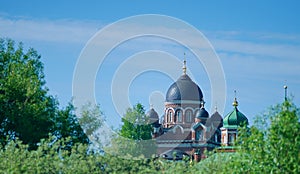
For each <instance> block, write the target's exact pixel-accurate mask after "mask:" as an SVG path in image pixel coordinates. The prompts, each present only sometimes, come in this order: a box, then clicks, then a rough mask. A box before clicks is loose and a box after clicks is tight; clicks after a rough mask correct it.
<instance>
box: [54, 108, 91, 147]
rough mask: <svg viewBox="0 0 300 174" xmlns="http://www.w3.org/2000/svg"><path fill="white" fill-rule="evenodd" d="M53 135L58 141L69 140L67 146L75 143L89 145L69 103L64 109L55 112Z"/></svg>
mask: <svg viewBox="0 0 300 174" xmlns="http://www.w3.org/2000/svg"><path fill="white" fill-rule="evenodd" d="M53 135H54V136H56V137H57V138H58V139H65V138H69V142H68V145H69V146H72V145H74V144H75V143H82V144H88V143H89V139H88V137H87V135H86V134H85V133H84V131H83V129H82V127H81V125H80V124H79V119H78V118H77V116H76V114H75V107H74V105H73V104H72V103H69V104H68V105H67V107H66V108H63V109H61V110H58V111H57V116H56V119H55V128H54V132H53Z"/></svg>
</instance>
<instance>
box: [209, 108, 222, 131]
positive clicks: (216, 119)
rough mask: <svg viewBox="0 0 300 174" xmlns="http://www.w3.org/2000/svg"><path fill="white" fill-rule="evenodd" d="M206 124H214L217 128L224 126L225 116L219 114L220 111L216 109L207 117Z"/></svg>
mask: <svg viewBox="0 0 300 174" xmlns="http://www.w3.org/2000/svg"><path fill="white" fill-rule="evenodd" d="M206 124H208V125H210V126H211V125H213V126H214V127H215V128H218V127H222V126H223V118H222V116H221V115H220V114H219V112H218V111H216V112H215V113H213V114H212V115H211V116H210V117H209V118H208V119H207V122H206Z"/></svg>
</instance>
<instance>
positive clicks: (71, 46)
mask: <svg viewBox="0 0 300 174" xmlns="http://www.w3.org/2000/svg"><path fill="white" fill-rule="evenodd" d="M299 5H300V4H299V2H298V1H286V2H283V1H230V2H229V1H222V0H221V1H210V2H204V1H196V0H195V1H186V2H184V1H170V0H165V1H157V0H152V1H121V0H120V1H76V2H73V1H63V2H61V1H14V0H11V1H4V0H2V1H1V6H0V37H9V38H12V39H14V40H16V41H22V42H23V43H24V45H25V46H26V47H34V48H35V49H36V50H38V52H39V53H40V54H41V55H42V61H43V62H44V66H45V74H46V81H47V86H48V87H49V88H50V92H51V94H53V95H56V96H57V97H58V99H59V102H60V103H61V106H65V105H66V104H67V103H68V102H69V101H70V100H71V98H72V78H73V72H74V68H75V65H76V62H77V59H78V57H79V55H80V53H81V50H82V49H83V48H84V46H85V44H86V43H87V42H88V40H89V39H90V38H91V37H92V36H93V35H94V34H96V32H97V31H99V30H101V29H102V28H103V27H105V26H106V25H108V24H111V23H113V22H116V21H117V20H120V19H123V18H126V17H130V16H133V15H141V14H160V15H167V16H171V17H175V18H178V19H180V20H182V21H185V22H187V23H189V24H190V25H192V26H194V27H195V28H197V29H198V30H200V31H201V32H202V33H203V34H204V35H205V36H206V38H207V39H208V40H209V41H210V43H211V44H212V46H213V47H214V48H215V50H216V52H217V54H218V56H219V58H220V60H221V63H222V66H223V70H224V74H225V79H226V86H227V88H226V95H227V99H226V105H225V112H224V114H226V113H228V112H230V111H231V109H232V106H231V103H232V100H233V97H234V93H233V91H234V90H237V97H238V101H239V103H240V106H239V108H240V110H241V111H242V112H243V113H244V114H245V115H246V116H248V118H249V119H250V121H251V120H252V118H253V117H254V116H255V115H257V114H260V113H262V112H264V111H265V110H266V108H267V107H269V106H270V105H274V104H276V103H279V102H281V101H282V100H283V97H284V96H283V95H284V90H283V85H284V84H285V81H286V83H287V85H288V87H289V88H288V92H289V94H292V95H294V102H295V103H296V104H297V105H298V106H299V104H300V87H299V86H300V78H299V77H300V71H299V70H300V59H299V56H300V20H299V15H300V12H299V10H298V8H299ZM146 39H147V38H146ZM148 41H149V43H148V44H145V42H144V40H143V39H136V40H133V41H129V42H127V43H126V44H121V45H119V46H118V47H116V48H115V49H114V50H113V51H112V52H111V54H110V55H108V56H107V59H106V61H104V62H103V65H102V66H101V68H100V69H99V72H98V75H97V78H96V82H95V83H96V86H95V89H96V91H95V94H96V98H97V102H98V103H100V106H101V108H102V109H103V111H104V113H105V115H106V117H108V118H112V117H113V118H114V119H108V120H109V121H110V122H111V123H110V124H112V125H114V123H113V122H117V118H119V117H118V116H116V114H117V113H116V112H115V111H114V108H113V105H112V104H111V101H110V100H109V99H107V98H109V97H111V96H109V95H107V93H109V92H110V88H111V87H110V85H111V79H112V78H113V75H114V72H115V70H116V69H117V68H118V66H120V65H121V64H122V61H124V58H123V59H122V58H120V57H128V56H132V55H134V54H135V53H137V52H140V51H146V50H147V49H162V50H164V51H166V52H170V53H171V54H173V55H176V56H178V59H182V58H183V52H185V51H186V49H185V48H183V47H182V46H180V45H178V44H174V43H171V42H170V41H167V40H164V39H159V38H151V39H150V40H147V42H148ZM187 60H188V68H189V70H190V71H191V73H193V77H194V81H196V82H197V83H198V84H199V86H200V87H201V89H202V91H203V93H204V97H205V100H206V101H207V106H206V107H207V109H208V110H210V108H213V107H214V105H217V104H215V103H211V102H210V97H211V95H210V84H209V82H210V81H209V79H208V77H207V74H206V72H205V70H204V69H203V65H201V64H199V62H198V63H197V62H196V61H195V58H193V56H192V55H191V54H189V52H188V51H187ZM178 71H179V72H181V69H180V67H179V68H178ZM172 82H173V81H172V79H170V78H169V77H167V76H165V75H162V74H160V73H157V72H149V73H144V74H142V75H140V76H137V77H136V78H135V79H134V80H133V82H132V84H131V86H130V89H129V93H130V101H131V102H132V104H135V103H136V102H142V103H143V104H144V105H145V106H146V108H147V109H148V108H149V102H148V100H149V95H150V94H151V92H153V91H160V92H161V93H162V94H165V92H166V91H167V88H168V86H169V85H171V83H172ZM155 95H156V96H157V100H163V97H162V96H161V95H159V93H155ZM156 107H157V109H158V110H160V109H161V108H159V107H161V106H158V104H156Z"/></svg>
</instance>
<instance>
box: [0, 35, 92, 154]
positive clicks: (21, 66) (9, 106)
mask: <svg viewBox="0 0 300 174" xmlns="http://www.w3.org/2000/svg"><path fill="white" fill-rule="evenodd" d="M15 47H16V48H15ZM40 59H41V56H40V55H38V53H37V51H35V50H34V49H32V48H30V49H29V50H28V51H26V52H25V51H24V50H23V46H22V44H21V43H20V44H19V45H18V46H15V43H14V41H12V40H10V39H6V40H5V39H0V126H1V127H0V143H1V144H2V145H3V146H4V145H5V144H6V143H7V141H9V140H13V139H16V138H18V139H20V140H21V141H22V142H23V143H24V144H28V145H29V146H30V148H31V149H34V148H36V144H37V143H38V142H39V141H40V139H42V138H47V137H48V135H49V134H52V135H55V136H56V137H57V138H66V137H71V139H70V142H69V145H72V144H74V143H76V142H81V143H88V138H87V136H86V135H85V133H84V132H83V130H82V129H81V126H80V124H79V121H78V119H77V116H76V115H75V108H74V106H73V105H72V104H71V103H69V105H68V106H67V107H66V108H64V109H58V102H57V100H56V99H55V98H54V97H53V96H51V95H49V94H48V91H49V90H48V89H47V88H46V86H45V83H46V82H45V79H44V73H43V64H42V62H41V60H40ZM85 112H86V113H84V114H83V119H87V118H88V117H89V116H90V117H91V118H90V119H94V115H93V114H94V113H89V111H85ZM84 125H87V124H84Z"/></svg>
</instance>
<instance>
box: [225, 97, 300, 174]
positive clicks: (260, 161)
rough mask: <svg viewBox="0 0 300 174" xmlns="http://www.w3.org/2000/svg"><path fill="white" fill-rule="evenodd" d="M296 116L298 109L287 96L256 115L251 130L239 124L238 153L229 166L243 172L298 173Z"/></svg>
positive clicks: (298, 126) (299, 149) (299, 144)
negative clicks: (278, 103) (268, 109)
mask: <svg viewBox="0 0 300 174" xmlns="http://www.w3.org/2000/svg"><path fill="white" fill-rule="evenodd" d="M299 119H300V116H299V109H298V108H297V107H296V106H295V105H294V104H293V103H292V102H291V101H288V100H287V101H285V102H283V103H282V104H280V105H277V106H275V107H272V108H271V109H270V112H269V113H267V114H266V115H263V116H260V117H258V119H257V120H259V121H257V122H256V125H254V126H252V127H251V128H250V132H249V130H247V129H246V128H242V129H241V130H240V132H239V142H240V143H241V144H240V150H238V153H239V154H240V156H239V159H235V160H233V161H232V163H231V165H230V168H231V169H236V171H239V172H243V173H249V172H251V173H262V172H263V173H299V172H300V167H299V165H298V164H300V134H299V131H300V123H299ZM267 123H269V124H267ZM262 127H264V128H262ZM241 157H242V158H241Z"/></svg>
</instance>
